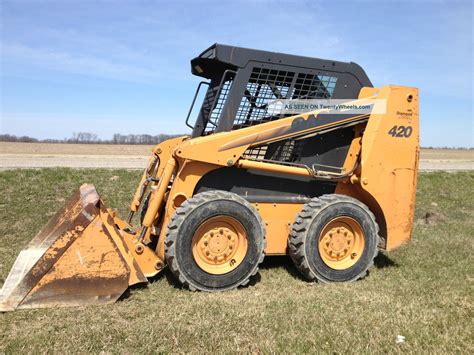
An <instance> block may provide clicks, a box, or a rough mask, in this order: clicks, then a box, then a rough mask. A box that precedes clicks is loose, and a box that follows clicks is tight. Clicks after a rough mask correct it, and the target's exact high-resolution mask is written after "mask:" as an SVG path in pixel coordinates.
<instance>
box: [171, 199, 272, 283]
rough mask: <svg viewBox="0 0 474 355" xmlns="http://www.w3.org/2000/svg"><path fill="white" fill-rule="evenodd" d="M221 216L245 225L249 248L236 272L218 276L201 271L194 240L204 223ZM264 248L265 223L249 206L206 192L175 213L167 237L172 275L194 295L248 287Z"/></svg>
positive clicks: (243, 202) (236, 200)
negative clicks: (193, 247) (197, 292)
mask: <svg viewBox="0 0 474 355" xmlns="http://www.w3.org/2000/svg"><path fill="white" fill-rule="evenodd" d="M220 215H223V216H229V217H233V218H234V219H236V220H237V221H238V222H240V223H241V224H242V226H243V227H244V228H245V232H246V235H247V244H248V248H247V252H246V254H245V257H244V259H243V260H242V262H241V263H240V264H239V265H238V266H237V267H236V268H235V269H234V270H232V271H230V272H228V273H226V274H221V275H215V274H210V273H207V272H205V271H204V270H202V269H201V268H200V267H199V266H198V264H197V263H196V261H195V260H194V257H193V254H192V238H193V235H194V233H195V232H196V230H197V229H198V228H199V226H200V225H201V224H202V223H203V222H205V221H206V220H208V219H210V218H213V217H216V216H220ZM265 246H266V240H265V229H264V226H263V223H262V220H261V218H260V215H259V214H258V212H257V211H256V210H255V208H253V206H252V205H251V204H250V203H248V202H247V201H246V200H245V199H243V198H242V197H240V196H238V195H236V194H234V193H230V192H226V191H207V192H202V193H199V194H196V195H195V196H193V197H192V198H190V199H188V200H186V201H185V202H184V203H183V204H182V205H181V206H180V207H178V208H177V209H176V211H175V213H174V215H173V217H172V218H171V221H170V223H169V224H168V229H167V233H166V237H165V257H166V262H167V264H168V266H169V268H170V270H171V272H172V274H173V275H174V276H175V277H176V279H177V280H179V282H180V283H181V284H182V285H184V286H186V287H187V288H189V289H190V290H191V291H195V290H200V291H225V290H231V289H234V288H237V287H238V286H244V285H246V284H248V283H249V280H250V278H251V277H252V276H254V275H256V274H257V272H258V266H259V264H260V263H261V262H262V261H263V259H264V257H265V254H264V253H265Z"/></svg>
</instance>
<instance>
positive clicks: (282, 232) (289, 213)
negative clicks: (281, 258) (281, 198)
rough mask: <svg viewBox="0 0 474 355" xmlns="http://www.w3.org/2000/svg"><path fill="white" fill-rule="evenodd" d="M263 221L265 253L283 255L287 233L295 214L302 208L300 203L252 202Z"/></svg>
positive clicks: (285, 251)
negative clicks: (265, 240)
mask: <svg viewBox="0 0 474 355" xmlns="http://www.w3.org/2000/svg"><path fill="white" fill-rule="evenodd" d="M253 206H254V207H255V208H256V209H257V211H258V213H260V216H261V217H262V220H263V223H265V231H266V236H267V248H266V250H265V254H266V255H285V254H286V253H287V245H288V235H289V234H290V229H291V225H292V224H293V222H294V220H295V216H296V214H297V213H298V212H300V211H301V210H302V209H303V204H300V203H253Z"/></svg>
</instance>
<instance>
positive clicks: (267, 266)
mask: <svg viewBox="0 0 474 355" xmlns="http://www.w3.org/2000/svg"><path fill="white" fill-rule="evenodd" d="M374 266H375V267H376V268H377V269H385V268H391V267H398V264H397V263H396V262H394V261H393V260H392V259H390V258H389V257H388V256H387V255H385V254H383V253H379V254H378V255H377V257H376V258H375V259H374ZM278 268H283V269H285V270H286V272H288V273H289V274H290V275H291V276H292V277H293V278H295V279H298V280H301V281H305V282H308V281H307V280H306V279H305V278H304V277H303V276H302V275H301V274H300V272H299V271H298V270H297V269H296V267H295V266H294V264H293V261H292V260H291V258H290V257H289V256H287V255H282V256H267V257H266V258H265V259H264V260H263V263H262V264H260V267H259V269H260V270H272V269H278ZM162 278H166V281H167V282H168V284H169V286H170V287H173V288H175V289H179V290H180V289H183V286H182V285H181V284H180V283H179V282H178V281H177V280H176V279H175V278H174V276H173V275H172V274H171V272H170V271H169V269H168V268H166V269H165V270H163V272H161V273H159V274H158V275H156V276H154V277H152V278H150V279H148V281H149V283H150V284H152V283H154V282H156V281H158V280H161V279H162ZM260 279H261V276H260V274H259V273H257V274H256V275H255V276H253V277H251V278H250V282H249V283H248V284H247V285H246V287H248V286H250V287H251V286H254V285H255V284H257V283H258V282H259V281H260ZM147 285H148V284H138V285H134V286H131V287H129V289H128V290H127V291H126V292H125V293H124V294H123V295H122V296H121V297H120V300H123V299H126V298H128V297H130V291H133V290H139V289H146V288H147Z"/></svg>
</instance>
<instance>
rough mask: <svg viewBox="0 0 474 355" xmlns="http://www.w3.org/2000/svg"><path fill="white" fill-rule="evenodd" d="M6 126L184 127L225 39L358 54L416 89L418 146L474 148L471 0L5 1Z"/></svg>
mask: <svg viewBox="0 0 474 355" xmlns="http://www.w3.org/2000/svg"><path fill="white" fill-rule="evenodd" d="M0 10H1V11H0V12H1V21H0V26H1V28H0V31H1V32H0V43H1V48H0V50H1V53H0V54H1V67H0V80H1V81H0V84H1V86H0V99H1V101H0V106H1V107H0V115H1V127H0V130H1V132H2V133H9V134H16V135H29V136H32V137H36V138H64V137H70V136H71V135H72V133H73V132H78V131H89V132H94V133H97V134H99V136H100V137H102V138H110V137H111V136H112V134H113V133H123V134H127V133H137V134H138V133H149V134H158V133H186V132H188V131H189V129H187V128H186V127H185V125H184V118H185V116H186V113H187V110H188V109H189V105H190V102H191V99H192V96H193V94H194V90H195V88H196V85H197V83H198V82H199V81H200V80H199V78H197V77H193V76H192V75H191V73H190V64H189V61H190V59H191V58H193V57H194V56H196V55H197V54H199V53H200V52H201V51H202V50H204V49H205V48H207V47H208V46H209V45H211V44H213V43H215V42H219V43H225V44H231V45H237V46H243V47H250V48H258V49H264V50H271V51H278V52H287V53H291V54H300V55H306V56H313V57H320V58H327V59H334V60H340V61H353V62H357V63H358V64H360V65H361V66H362V67H363V68H364V69H365V70H366V72H367V74H368V76H369V78H370V79H371V80H372V83H373V84H374V86H382V85H385V84H399V85H406V86H416V87H418V88H419V89H420V118H421V139H422V145H423V146H464V147H473V146H474V127H473V126H474V124H473V120H474V119H473V110H472V101H473V89H472V85H473V24H472V10H473V9H472V2H471V1H407V2H403V1H402V2H395V1H393V2H392V1H380V0H379V1H352V2H348V1H337V2H336V1H334V2H330V1H327V2H319V1H294V2H293V1H278V2H270V1H232V2H229V3H225V2H224V1H189V2H187V1H186V2H185V1H163V2H160V1H88V0H75V1H72V0H71V1H65V0H63V1H39V0H38V1H22V0H16V1H5V0H1V2H0Z"/></svg>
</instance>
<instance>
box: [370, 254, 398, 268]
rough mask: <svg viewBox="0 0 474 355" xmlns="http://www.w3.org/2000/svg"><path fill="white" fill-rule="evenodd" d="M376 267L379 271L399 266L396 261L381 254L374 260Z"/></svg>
mask: <svg viewBox="0 0 474 355" xmlns="http://www.w3.org/2000/svg"><path fill="white" fill-rule="evenodd" d="M374 265H375V267H376V268H377V269H385V268H390V267H398V264H397V263H396V262H395V261H393V260H392V259H390V258H389V257H388V256H387V255H385V254H383V253H379V255H377V257H376V258H375V259H374Z"/></svg>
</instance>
